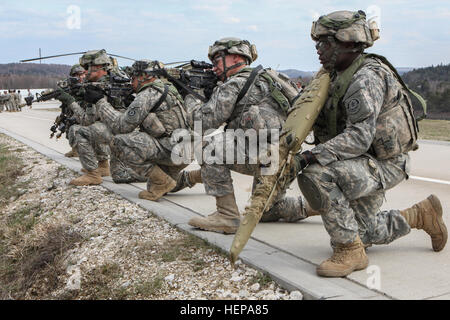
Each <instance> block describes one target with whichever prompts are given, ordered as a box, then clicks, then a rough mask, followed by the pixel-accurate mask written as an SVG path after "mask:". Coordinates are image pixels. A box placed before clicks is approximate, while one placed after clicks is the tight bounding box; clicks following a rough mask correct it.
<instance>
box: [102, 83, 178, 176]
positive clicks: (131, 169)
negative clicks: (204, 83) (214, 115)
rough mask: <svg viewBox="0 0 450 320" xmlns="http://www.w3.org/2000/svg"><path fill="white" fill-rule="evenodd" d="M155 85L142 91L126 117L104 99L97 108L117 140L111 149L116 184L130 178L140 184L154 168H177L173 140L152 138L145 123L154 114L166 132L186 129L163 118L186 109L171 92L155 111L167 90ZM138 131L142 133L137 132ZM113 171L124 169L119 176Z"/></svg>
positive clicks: (158, 84) (114, 139) (171, 118)
mask: <svg viewBox="0 0 450 320" xmlns="http://www.w3.org/2000/svg"><path fill="white" fill-rule="evenodd" d="M154 82H155V83H152V84H151V85H148V86H145V87H143V88H141V90H139V92H138V94H137V96H136V99H135V100H134V101H133V102H132V103H131V104H130V106H129V107H128V108H127V110H126V111H125V112H124V113H121V112H119V111H117V110H115V109H114V108H113V107H112V106H111V105H110V104H109V103H108V102H107V101H106V99H101V100H99V101H98V102H97V104H96V108H97V111H98V116H99V117H100V118H101V119H102V122H103V123H105V124H106V126H107V127H108V129H109V130H110V132H111V134H112V135H114V137H111V139H112V140H111V144H110V146H111V152H112V154H111V175H112V176H113V179H114V181H115V182H118V181H120V182H123V181H124V180H125V179H127V176H129V177H134V179H136V180H138V181H146V180H147V179H146V176H147V173H148V171H149V169H150V168H151V167H152V166H153V165H154V164H158V165H165V166H170V167H172V166H176V164H174V163H173V162H172V159H171V151H172V147H173V145H172V144H171V142H170V137H169V136H167V135H164V136H163V137H160V138H156V137H153V136H151V135H150V134H149V133H147V132H145V131H146V127H145V126H144V125H143V123H144V122H145V121H146V119H147V117H148V115H149V114H150V112H152V113H157V114H158V115H159V117H160V119H161V124H163V126H164V128H163V131H165V129H166V128H167V127H172V128H180V127H184V126H182V124H181V123H180V120H179V119H178V118H177V117H175V118H173V117H162V116H161V115H162V114H163V113H168V112H169V111H170V110H172V109H174V108H183V106H182V105H181V104H180V99H181V96H179V97H177V95H176V91H173V92H174V93H172V92H170V93H169V94H168V95H167V96H166V98H165V100H164V101H163V102H162V103H161V104H160V105H159V106H158V108H157V109H154V106H155V105H156V104H157V103H158V101H159V100H160V99H161V97H162V92H163V89H164V84H163V82H162V81H161V80H159V79H157V80H155V81H154ZM168 85H169V84H168ZM173 89H175V87H173V88H172V90H173ZM175 90H176V89H175ZM138 128H139V129H140V130H141V132H137V131H135V129H138ZM113 159H114V160H113ZM114 163H118V164H119V165H115V164H114ZM185 166H186V165H184V166H181V167H180V168H179V169H177V170H175V171H176V172H173V175H174V176H175V177H176V175H177V174H178V171H180V170H181V169H182V168H184V167H185ZM113 167H119V168H122V169H121V170H117V174H116V173H114V172H113ZM120 172H121V173H120ZM123 175H125V177H123Z"/></svg>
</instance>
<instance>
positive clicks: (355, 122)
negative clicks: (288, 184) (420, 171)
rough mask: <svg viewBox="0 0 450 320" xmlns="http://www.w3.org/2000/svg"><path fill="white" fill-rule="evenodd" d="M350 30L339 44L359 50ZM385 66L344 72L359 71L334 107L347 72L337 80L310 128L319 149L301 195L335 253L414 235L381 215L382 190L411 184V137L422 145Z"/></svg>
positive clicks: (316, 31)
mask: <svg viewBox="0 0 450 320" xmlns="http://www.w3.org/2000/svg"><path fill="white" fill-rule="evenodd" d="M342 14H343V13H341V12H337V13H334V14H330V17H334V16H333V15H336V16H339V15H342ZM347 14H348V15H350V17H351V15H352V14H353V13H347V12H344V15H347ZM358 14H359V12H358V13H357V14H355V15H354V17H356V18H357V19H355V21H356V22H355V21H353V22H350V23H349V24H348V25H346V26H345V27H350V25H351V24H352V23H353V24H354V25H356V24H358V23H360V21H361V20H360V16H358ZM321 19H322V18H321ZM327 19H328V16H327V17H325V18H324V19H323V20H320V19H319V21H320V23H322V24H323V25H320V24H319V22H317V23H314V24H313V31H312V36H313V39H315V40H316V41H317V38H318V37H319V36H321V35H323V34H324V35H327V34H328V32H329V31H328V30H329V29H328V26H327V25H326V23H327ZM322 21H325V22H322ZM331 22H332V23H336V22H335V20H332V21H331ZM343 23H346V22H345V20H344V22H343ZM361 25H363V22H361ZM324 26H327V27H324ZM347 30H357V29H350V28H349V29H344V31H342V32H341V31H340V33H338V34H335V35H334V37H336V38H339V37H342V39H339V40H341V41H355V42H356V40H355V39H353V40H352V39H348V38H346V37H347V35H350V36H348V37H351V35H352V33H351V32H355V31H347ZM361 30H366V31H367V32H365V33H362V34H360V35H358V36H360V37H362V35H364V36H365V37H368V38H367V40H359V41H361V43H366V44H367V46H370V45H372V43H373V40H372V38H370V34H369V33H368V29H361ZM333 34H334V33H333ZM331 37H332V36H331ZM353 37H355V36H353ZM328 38H329V39H330V36H329V37H328ZM373 39H375V40H376V38H373ZM331 41H332V39H331ZM364 41H365V42H364ZM381 58H382V57H377V56H368V57H365V59H363V56H359V57H358V58H356V59H355V60H354V62H353V64H352V65H351V66H350V67H348V68H347V69H346V70H351V68H353V67H354V66H355V65H356V64H357V63H361V64H360V65H359V67H358V68H356V70H355V73H354V74H353V75H352V76H351V78H350V80H349V83H348V88H347V89H346V91H345V94H343V97H342V98H340V99H339V100H338V101H337V103H336V99H334V97H335V96H336V95H337V94H339V90H340V89H341V85H342V82H340V80H342V79H343V78H344V77H345V76H344V75H343V74H344V73H345V71H343V72H341V73H339V74H337V73H336V72H333V73H332V83H331V86H330V91H329V97H330V98H329V99H328V100H327V102H326V103H325V106H324V108H323V109H322V112H321V113H320V115H319V117H318V119H317V121H316V123H315V125H314V127H313V130H314V135H315V138H316V141H317V143H318V144H317V145H316V147H315V148H313V149H312V150H311V152H312V154H313V155H314V156H315V158H316V160H317V162H318V163H316V164H312V165H309V166H307V167H306V168H305V169H304V170H303V171H302V173H301V174H300V175H299V176H298V183H299V186H300V189H301V190H302V193H303V195H304V196H305V197H306V199H307V200H308V202H309V204H310V205H311V207H312V208H313V209H315V210H319V211H320V213H321V216H322V220H323V223H324V226H325V228H326V230H327V232H328V233H329V235H330V237H331V243H332V245H333V246H334V245H336V244H343V245H347V244H351V243H353V242H354V241H355V239H357V236H359V238H360V239H361V240H362V242H363V243H365V244H387V243H390V242H392V241H393V240H395V239H397V238H399V237H402V236H404V235H406V234H408V233H409V232H410V226H409V224H408V222H407V221H406V219H405V218H404V217H403V216H402V215H401V214H400V211H399V210H388V211H380V207H381V205H382V203H383V199H384V192H385V190H388V189H390V188H393V187H394V186H396V185H397V184H399V183H400V182H401V181H403V180H404V179H405V178H408V173H409V160H410V159H409V155H408V151H409V150H411V149H413V148H414V147H413V146H408V147H404V141H405V140H406V141H408V143H410V142H409V141H415V140H414V138H413V137H414V135H416V137H417V132H416V131H415V130H416V127H415V126H416V124H415V120H414V119H413V118H412V113H410V112H409V111H411V102H410V100H409V97H408V95H407V91H406V89H405V88H404V87H403V86H402V84H401V83H400V82H399V80H398V79H397V77H396V75H395V74H394V72H393V71H392V69H391V68H390V67H389V66H388V65H387V64H386V63H387V62H386V63H385V61H383V59H381ZM340 77H342V79H340ZM285 201H291V202H292V199H289V200H285ZM298 207H302V206H301V205H297V208H298ZM303 208H304V206H303Z"/></svg>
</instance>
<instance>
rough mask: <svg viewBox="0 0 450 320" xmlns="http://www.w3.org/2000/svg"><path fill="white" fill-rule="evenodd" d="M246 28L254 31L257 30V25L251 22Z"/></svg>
mask: <svg viewBox="0 0 450 320" xmlns="http://www.w3.org/2000/svg"><path fill="white" fill-rule="evenodd" d="M247 30H249V31H254V32H258V26H257V25H254V24H252V25H250V26H248V27H247Z"/></svg>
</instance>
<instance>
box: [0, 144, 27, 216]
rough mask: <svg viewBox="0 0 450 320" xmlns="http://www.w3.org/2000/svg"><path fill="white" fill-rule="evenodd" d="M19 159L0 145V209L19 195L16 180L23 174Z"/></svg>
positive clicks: (4, 146) (6, 147)
mask: <svg viewBox="0 0 450 320" xmlns="http://www.w3.org/2000/svg"><path fill="white" fill-rule="evenodd" d="M22 169H23V164H22V161H21V160H20V158H18V157H17V156H16V155H15V153H14V152H13V151H12V150H10V148H9V147H8V146H6V145H4V144H0V208H1V207H2V206H3V205H5V204H6V203H7V202H8V200H9V199H10V198H12V197H14V198H15V197H17V196H18V195H19V194H20V187H22V186H21V185H18V184H16V180H17V178H18V177H19V176H21V175H22V174H23V172H22Z"/></svg>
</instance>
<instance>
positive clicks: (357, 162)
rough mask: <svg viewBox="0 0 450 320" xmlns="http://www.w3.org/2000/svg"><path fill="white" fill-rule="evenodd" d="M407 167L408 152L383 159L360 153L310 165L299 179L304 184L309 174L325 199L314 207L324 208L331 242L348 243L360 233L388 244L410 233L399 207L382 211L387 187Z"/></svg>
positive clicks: (371, 240) (366, 239) (402, 176)
mask: <svg viewBox="0 0 450 320" xmlns="http://www.w3.org/2000/svg"><path fill="white" fill-rule="evenodd" d="M408 171H409V156H408V155H407V154H401V155H399V156H398V157H396V158H395V159H391V160H383V161H378V160H376V159H373V158H370V157H367V156H360V157H357V158H354V159H349V160H343V161H335V162H332V163H330V164H329V165H327V166H321V165H320V164H314V165H310V166H308V167H307V168H306V169H305V170H303V173H302V174H300V175H299V178H298V179H299V184H300V187H302V185H301V183H302V182H301V181H302V179H304V178H305V177H306V178H307V179H308V182H310V183H312V184H314V185H315V186H316V190H318V192H319V194H320V196H321V197H322V199H325V201H324V203H326V204H327V205H324V208H314V209H319V211H320V212H321V215H322V220H323V223H324V226H325V229H326V230H327V232H328V234H329V235H330V237H331V242H332V243H340V244H347V243H350V242H353V241H354V239H355V237H356V235H358V234H359V236H360V238H361V240H362V241H363V243H365V244H388V243H390V242H392V241H393V240H395V239H397V238H399V237H402V236H404V235H406V234H408V233H409V231H410V227H409V225H408V223H407V222H406V220H405V218H403V216H402V215H401V214H400V211H399V210H389V211H381V212H380V211H379V210H380V207H381V205H382V203H383V199H384V190H387V189H390V188H392V187H394V186H396V185H397V184H399V183H400V182H401V181H403V180H404V179H405V177H406V176H407V173H408ZM383 185H384V188H383ZM305 196H306V195H305ZM307 200H309V199H308V198H307ZM310 203H312V201H310Z"/></svg>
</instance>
